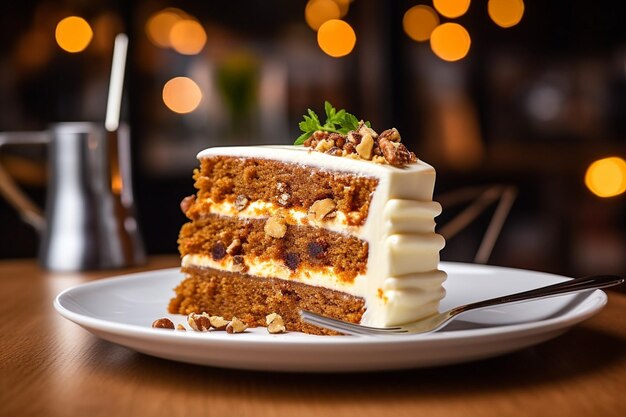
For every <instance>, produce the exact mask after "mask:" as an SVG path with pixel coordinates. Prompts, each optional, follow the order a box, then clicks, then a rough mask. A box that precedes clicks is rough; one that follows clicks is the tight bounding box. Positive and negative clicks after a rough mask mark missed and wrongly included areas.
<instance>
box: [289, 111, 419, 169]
mask: <svg viewBox="0 0 626 417" xmlns="http://www.w3.org/2000/svg"><path fill="white" fill-rule="evenodd" d="M324 111H325V113H326V121H325V122H324V123H322V121H321V120H320V118H319V117H318V115H317V114H315V112H313V111H312V110H310V109H309V110H308V114H307V115H305V116H304V121H302V122H300V124H299V126H300V129H301V130H302V132H303V133H302V135H300V137H299V138H298V139H297V140H296V142H295V143H294V144H295V145H300V144H303V145H304V146H306V147H308V148H310V149H312V150H314V151H317V152H323V153H326V154H329V155H333V156H344V157H348V158H352V159H361V160H366V161H372V162H374V163H378V164H389V165H393V166H396V167H403V166H405V165H408V164H411V163H415V162H417V157H416V156H415V154H414V153H413V152H410V151H409V150H408V149H407V148H406V146H404V145H403V144H401V143H400V141H401V137H400V133H399V132H398V130H397V129H396V128H392V129H387V130H385V131H383V132H382V133H381V134H380V135H378V134H377V133H376V131H374V129H372V128H371V126H370V124H369V122H364V121H363V120H361V121H359V119H358V118H356V117H355V116H354V115H352V114H350V113H348V112H346V111H345V110H343V109H342V110H337V109H335V108H334V107H333V106H332V105H331V104H330V103H329V102H325V103H324Z"/></svg>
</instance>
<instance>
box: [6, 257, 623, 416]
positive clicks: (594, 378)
mask: <svg viewBox="0 0 626 417" xmlns="http://www.w3.org/2000/svg"><path fill="white" fill-rule="evenodd" d="M177 262H178V261H177V258H176V257H173V256H172V257H158V258H152V259H151V261H150V263H149V265H147V266H146V267H144V268H134V269H133V270H124V271H106V272H96V273H76V274H53V273H49V272H45V271H43V270H41V269H39V268H38V267H37V265H36V264H35V262H33V261H30V260H26V261H24V260H22V261H4V262H0V319H1V320H0V331H1V333H0V334H1V336H0V416H2V417H4V416H81V417H84V416H88V417H95V416H116V417H117V416H144V415H145V416H192V415H201V414H202V415H209V416H213V415H215V416H217V415H232V416H255V417H256V416H320V415H332V416H334V417H340V416H394V417H400V416H428V417H436V416H459V415H462V416H464V417H468V416H499V417H500V416H518V415H519V416H542V415H549V416H623V415H625V413H626V349H625V346H626V343H625V340H626V295H625V294H621V293H617V292H612V293H611V292H610V293H609V304H608V306H607V307H606V308H605V309H604V310H603V311H602V312H601V313H600V314H598V315H597V316H596V317H594V318H592V319H591V320H588V321H587V322H585V323H583V324H582V325H579V326H577V327H576V328H574V329H573V330H571V331H570V332H568V333H566V334H565V335H563V336H561V337H559V338H557V339H555V340H553V341H550V342H548V343H544V344H542V345H539V346H537V347H534V348H529V349H525V350H523V351H520V352H517V353H514V354H509V355H506V356H503V357H499V358H494V359H489V360H483V361H480V362H474V363H468V364H463V365H455V366H448V367H441V368H433V369H418V370H409V371H402V372H384V373H366V374H353V375H305V374H272V373H262V372H244V371H232V370H225V369H217V368H209V367H202V366H194V365H187V364H182V363H177V362H171V361H167V360H163V359H158V358H153V357H150V356H145V355H142V354H139V353H135V352H133V351H131V350H129V349H126V348H124V347H120V346H117V345H114V344H112V343H109V342H105V341H103V340H100V339H98V338H97V337H95V336H93V335H91V334H90V333H88V332H87V331H85V330H83V329H82V328H80V327H78V326H77V325H75V324H73V323H71V322H69V321H67V320H65V319H64V318H62V317H61V316H59V315H58V314H57V313H56V312H55V311H54V309H53V307H52V301H53V299H54V297H55V295H56V294H57V293H59V292H60V291H62V290H63V289H65V288H67V287H69V286H73V285H76V284H78V283H81V282H86V281H91V280H94V279H98V278H101V277H105V276H110V275H117V274H120V273H126V272H133V271H137V270H142V269H156V268H164V267H170V266H175V265H176V264H177Z"/></svg>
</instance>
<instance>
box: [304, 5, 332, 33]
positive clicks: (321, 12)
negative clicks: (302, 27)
mask: <svg viewBox="0 0 626 417" xmlns="http://www.w3.org/2000/svg"><path fill="white" fill-rule="evenodd" d="M340 17H341V11H340V9H339V6H338V4H337V3H336V2H335V1H333V0H309V2H308V3H307V4H306V7H305V8H304V19H305V20H306V23H307V24H308V25H309V26H310V27H311V29H313V30H319V28H320V26H322V24H324V22H327V21H329V20H331V19H339V18H340Z"/></svg>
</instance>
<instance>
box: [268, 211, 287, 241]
mask: <svg viewBox="0 0 626 417" xmlns="http://www.w3.org/2000/svg"><path fill="white" fill-rule="evenodd" d="M263 230H264V231H265V233H266V234H267V235H269V236H271V237H274V238H276V239H280V238H282V237H283V236H285V233H287V225H286V224H285V218H284V217H283V216H281V215H280V214H275V215H273V216H272V217H270V218H268V219H267V221H266V222H265V226H264V227H263Z"/></svg>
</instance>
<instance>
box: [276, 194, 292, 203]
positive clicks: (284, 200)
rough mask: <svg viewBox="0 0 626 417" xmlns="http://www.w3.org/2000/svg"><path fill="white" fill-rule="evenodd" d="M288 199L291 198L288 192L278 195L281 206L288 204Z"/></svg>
mask: <svg viewBox="0 0 626 417" xmlns="http://www.w3.org/2000/svg"><path fill="white" fill-rule="evenodd" d="M289 200H291V194H289V193H282V194H281V195H279V196H278V204H280V205H281V206H288V205H289Z"/></svg>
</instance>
